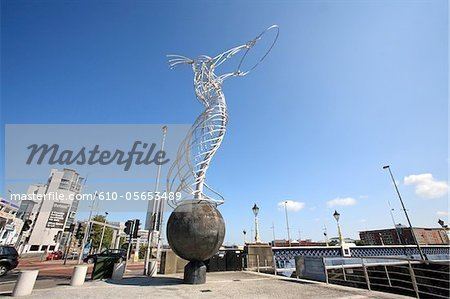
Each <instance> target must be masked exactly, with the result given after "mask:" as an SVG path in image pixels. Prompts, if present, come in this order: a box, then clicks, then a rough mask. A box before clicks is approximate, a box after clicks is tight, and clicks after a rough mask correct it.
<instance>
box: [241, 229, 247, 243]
mask: <svg viewBox="0 0 450 299" xmlns="http://www.w3.org/2000/svg"><path fill="white" fill-rule="evenodd" d="M242 234H243V235H244V245H245V243H247V242H246V240H245V235H246V234H247V231H246V230H245V229H244V230H243V231H242Z"/></svg>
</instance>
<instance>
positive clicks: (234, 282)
mask: <svg viewBox="0 0 450 299" xmlns="http://www.w3.org/2000/svg"><path fill="white" fill-rule="evenodd" d="M150 296H151V297H156V298H158V297H159V298H206V297H208V298H210V297H214V298H215V299H216V298H250V297H251V298H256V297H257V298H333V299H338V298H358V299H359V298H406V297H403V296H397V295H393V294H385V293H379V292H369V291H367V290H361V289H354V288H347V287H341V286H332V285H326V284H323V283H316V282H306V281H289V280H285V279H280V278H279V277H275V276H270V275H258V274H255V273H249V272H213V273H208V274H207V282H206V284H203V285H187V284H183V281H182V275H181V274H178V275H164V276H162V275H161V276H157V277H154V278H147V277H143V276H141V277H132V278H125V279H123V280H120V281H111V280H106V281H93V282H86V283H85V284H84V286H82V287H70V286H68V285H66V286H58V287H56V288H52V289H41V290H35V291H33V294H32V295H31V296H28V297H26V298H64V299H69V298H109V299H111V298H133V299H137V298H149V297H150Z"/></svg>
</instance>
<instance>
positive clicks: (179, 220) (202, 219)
mask: <svg viewBox="0 0 450 299" xmlns="http://www.w3.org/2000/svg"><path fill="white" fill-rule="evenodd" d="M224 238H225V222H224V220H223V217H222V215H221V214H220V212H219V210H218V209H217V208H216V206H215V205H214V204H211V203H209V202H207V201H186V202H183V203H181V204H180V205H179V206H178V207H177V208H176V209H175V210H174V211H173V212H172V214H171V215H170V217H169V220H168V221H167V240H168V242H169V245H170V247H171V248H172V250H173V251H174V252H175V253H176V254H177V255H178V256H179V257H181V258H183V259H185V260H188V261H190V263H189V264H188V265H187V266H186V268H185V272H184V273H185V281H186V282H188V281H193V280H196V279H191V278H190V277H191V276H195V277H196V276H198V275H197V274H199V273H201V272H203V269H204V272H205V275H206V267H204V264H203V263H197V262H203V261H205V260H207V259H209V258H211V257H212V256H213V255H214V254H216V253H217V252H218V251H219V248H220V246H221V245H222V243H223V239H224ZM190 273H192V275H191V274H190ZM186 274H188V276H186ZM198 281H202V279H198ZM200 283H201V282H200Z"/></svg>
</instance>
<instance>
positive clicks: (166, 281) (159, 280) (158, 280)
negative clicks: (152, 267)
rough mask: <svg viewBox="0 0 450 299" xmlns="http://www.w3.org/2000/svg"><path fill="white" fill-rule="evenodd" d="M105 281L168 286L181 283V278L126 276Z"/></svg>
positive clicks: (119, 283) (120, 283)
mask: <svg viewBox="0 0 450 299" xmlns="http://www.w3.org/2000/svg"><path fill="white" fill-rule="evenodd" d="M105 281H106V282H107V283H111V284H116V285H135V286H168V285H178V284H183V283H184V282H183V279H181V278H173V277H151V278H149V277H126V278H123V279H121V280H113V279H107V280H105Z"/></svg>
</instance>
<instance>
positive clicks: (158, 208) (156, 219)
mask: <svg viewBox="0 0 450 299" xmlns="http://www.w3.org/2000/svg"><path fill="white" fill-rule="evenodd" d="M161 130H162V139H161V152H163V151H164V144H165V142H166V135H167V126H163V127H162V128H161ZM161 165H162V164H159V165H158V170H157V173H156V182H155V192H154V194H156V192H157V191H158V188H159V180H160V176H161ZM155 197H156V196H155ZM164 208H165V202H164V200H162V199H160V200H156V198H154V199H153V200H149V202H148V206H147V218H146V220H145V228H146V229H147V230H148V234H147V250H146V253H145V261H144V275H150V274H151V273H150V269H151V267H152V265H149V264H150V263H152V264H153V263H154V264H155V265H156V261H150V255H151V253H152V250H153V248H155V247H156V259H159V257H160V249H161V235H160V230H161V225H162V222H163V216H164ZM155 241H156V244H154V242H155Z"/></svg>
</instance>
